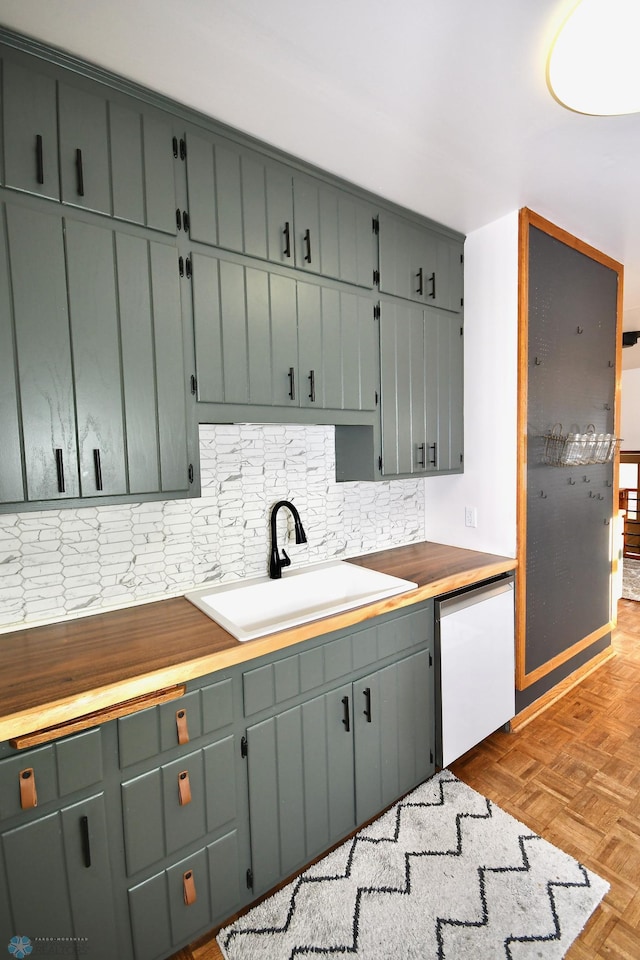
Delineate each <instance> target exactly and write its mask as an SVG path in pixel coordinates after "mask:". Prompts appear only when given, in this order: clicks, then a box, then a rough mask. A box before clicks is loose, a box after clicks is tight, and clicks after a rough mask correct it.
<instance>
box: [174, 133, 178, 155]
mask: <svg viewBox="0 0 640 960" xmlns="http://www.w3.org/2000/svg"><path fill="white" fill-rule="evenodd" d="M173 155H174V157H175V158H176V160H177V159H178V138H177V137H174V138H173Z"/></svg>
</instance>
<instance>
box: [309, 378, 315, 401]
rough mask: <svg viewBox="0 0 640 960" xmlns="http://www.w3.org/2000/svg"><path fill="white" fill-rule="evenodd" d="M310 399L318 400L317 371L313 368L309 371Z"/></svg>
mask: <svg viewBox="0 0 640 960" xmlns="http://www.w3.org/2000/svg"><path fill="white" fill-rule="evenodd" d="M309 400H311V403H315V402H316V372H315V370H312V371H311V372H310V373H309Z"/></svg>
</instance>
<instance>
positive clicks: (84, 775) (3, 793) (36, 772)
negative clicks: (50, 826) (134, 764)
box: [0, 728, 102, 819]
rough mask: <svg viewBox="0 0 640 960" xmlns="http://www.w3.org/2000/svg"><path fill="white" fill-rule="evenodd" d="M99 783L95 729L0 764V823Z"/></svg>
mask: <svg viewBox="0 0 640 960" xmlns="http://www.w3.org/2000/svg"><path fill="white" fill-rule="evenodd" d="M101 779H102V737H101V731H100V730H99V729H98V728H94V729H93V730H86V731H83V732H82V733H78V734H75V735H74V736H72V737H67V738H66V739H64V740H59V741H58V742H57V743H51V744H47V746H44V747H36V748H35V749H33V750H26V751H23V752H20V753H17V754H16V755H15V756H12V757H7V758H6V759H5V760H1V761H0V819H7V818H8V817H13V816H15V815H16V814H18V813H20V812H21V811H22V810H29V809H31V808H33V807H36V806H42V804H45V803H47V802H48V801H50V800H55V799H56V798H57V797H64V796H67V795H68V794H70V793H75V792H76V791H77V790H82V789H84V787H88V786H90V785H91V784H93V783H97V782H98V781H99V780H101Z"/></svg>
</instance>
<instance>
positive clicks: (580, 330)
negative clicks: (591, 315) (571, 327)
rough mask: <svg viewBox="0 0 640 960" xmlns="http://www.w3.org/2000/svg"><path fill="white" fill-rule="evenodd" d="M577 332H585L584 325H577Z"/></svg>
mask: <svg viewBox="0 0 640 960" xmlns="http://www.w3.org/2000/svg"><path fill="white" fill-rule="evenodd" d="M576 333H584V327H581V326H580V325H578V326H577V327H576Z"/></svg>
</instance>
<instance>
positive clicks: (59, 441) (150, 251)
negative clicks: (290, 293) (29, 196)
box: [0, 204, 189, 504]
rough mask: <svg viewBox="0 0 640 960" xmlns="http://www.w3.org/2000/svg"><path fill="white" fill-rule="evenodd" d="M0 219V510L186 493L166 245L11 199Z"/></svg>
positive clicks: (183, 416) (178, 344) (176, 303)
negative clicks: (0, 449)
mask: <svg viewBox="0 0 640 960" xmlns="http://www.w3.org/2000/svg"><path fill="white" fill-rule="evenodd" d="M2 214H3V218H4V219H5V221H6V236H7V240H8V246H9V249H8V263H9V264H10V267H8V265H7V255H6V252H5V256H4V258H2V257H1V256H0V270H2V269H4V270H5V271H7V272H8V273H9V277H10V283H8V284H7V287H6V289H7V290H9V291H10V295H7V296H6V299H7V301H8V302H7V304H6V306H7V313H6V315H5V314H3V316H4V317H5V319H4V320H3V322H2V327H0V335H1V336H3V338H4V341H5V342H6V344H7V347H8V349H7V353H6V354H5V353H4V352H3V355H2V363H3V366H5V367H6V368H7V369H6V380H5V378H3V386H2V390H3V392H5V393H6V394H7V398H8V406H7V420H6V422H5V423H3V428H2V429H3V433H4V434H6V435H7V442H8V449H9V451H10V454H9V456H8V457H7V461H6V463H5V464H4V465H3V468H2V475H0V481H1V483H0V502H1V503H3V504H11V503H13V504H15V503H17V502H20V501H21V500H24V501H25V502H29V503H30V502H41V501H49V500H63V499H68V498H77V497H104V496H123V495H128V494H138V493H140V494H143V493H158V492H167V493H182V494H185V495H186V494H187V493H188V490H189V480H188V445H187V429H188V428H187V410H186V391H185V370H184V353H183V351H184V347H183V335H182V312H181V302H180V290H179V279H178V271H177V265H176V255H175V249H174V247H173V246H172V245H171V244H170V243H166V244H165V243H162V242H156V241H152V240H148V239H145V238H143V237H140V236H133V235H128V234H126V233H122V232H119V231H114V230H112V229H110V228H108V227H103V226H98V225H96V224H93V223H85V222H82V221H77V220H73V219H71V220H70V219H66V218H63V217H62V216H60V214H59V213H58V214H56V213H41V212H40V211H36V210H33V209H30V208H28V207H22V206H17V205H13V204H6V205H3V211H2ZM3 234H4V231H3ZM1 254H2V250H0V255H1ZM34 277H37V278H38V282H37V283H36V282H34ZM3 289H5V288H3ZM11 315H13V326H11V323H10V319H11ZM12 367H13V369H11V368H12ZM17 382H19V384H20V389H19V398H20V399H19V403H18V401H17V396H18V394H17V393H16V391H17V387H16V383H17ZM14 411H16V412H15V413H14ZM16 413H19V417H20V420H21V424H22V436H21V437H19V436H16V419H15V417H16ZM18 456H20V458H21V465H20V466H18V463H17V460H16V457H18Z"/></svg>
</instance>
